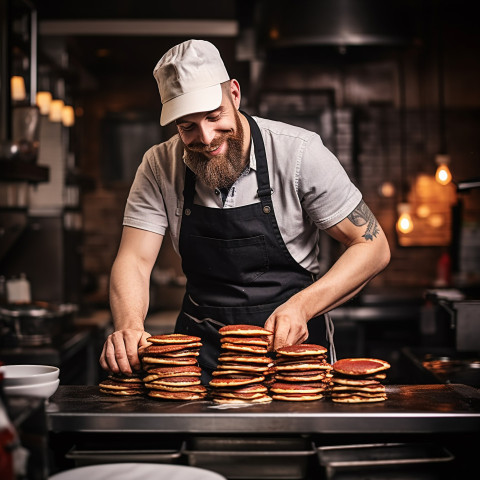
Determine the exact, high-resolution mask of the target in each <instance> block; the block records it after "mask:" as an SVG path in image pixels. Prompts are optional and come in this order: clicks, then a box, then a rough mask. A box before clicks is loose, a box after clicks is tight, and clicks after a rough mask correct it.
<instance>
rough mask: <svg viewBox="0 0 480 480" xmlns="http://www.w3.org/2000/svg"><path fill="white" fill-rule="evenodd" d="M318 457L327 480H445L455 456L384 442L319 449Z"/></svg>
mask: <svg viewBox="0 0 480 480" xmlns="http://www.w3.org/2000/svg"><path fill="white" fill-rule="evenodd" d="M318 458H319V461H320V465H321V467H322V468H323V469H324V473H325V478H326V479H327V480H347V479H348V480H352V479H363V478H368V479H372V480H375V479H378V480H380V479H382V480H385V479H387V478H388V479H400V478H409V479H412V480H413V479H427V478H428V479H432V478H444V477H439V474H440V473H441V472H442V471H443V472H446V464H447V463H448V462H452V461H453V459H454V456H453V455H452V454H451V453H450V452H449V451H448V450H447V449H445V448H444V447H442V446H439V445H436V444H431V443H383V444H358V445H333V446H321V447H318ZM425 475H427V476H425Z"/></svg>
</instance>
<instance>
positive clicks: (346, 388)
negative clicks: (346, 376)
mask: <svg viewBox="0 0 480 480" xmlns="http://www.w3.org/2000/svg"><path fill="white" fill-rule="evenodd" d="M332 391H333V392H372V393H378V392H385V385H362V386H358V385H336V384H334V386H333V388H332Z"/></svg>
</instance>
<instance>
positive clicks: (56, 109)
mask: <svg viewBox="0 0 480 480" xmlns="http://www.w3.org/2000/svg"><path fill="white" fill-rule="evenodd" d="M63 105H64V103H63V100H52V101H51V103H50V112H49V114H48V119H49V120H50V121H51V122H61V121H62V109H63Z"/></svg>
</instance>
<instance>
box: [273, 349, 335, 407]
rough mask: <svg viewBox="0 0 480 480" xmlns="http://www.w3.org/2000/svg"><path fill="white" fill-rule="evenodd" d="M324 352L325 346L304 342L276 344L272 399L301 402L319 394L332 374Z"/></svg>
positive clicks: (317, 396) (328, 383) (320, 395)
mask: <svg viewBox="0 0 480 480" xmlns="http://www.w3.org/2000/svg"><path fill="white" fill-rule="evenodd" d="M326 353H327V349H326V348H325V347H322V346H321V345H313V344H306V343H303V344H300V345H290V346H288V347H282V348H278V349H277V356H276V359H275V381H274V383H273V384H272V385H271V386H270V392H271V394H272V397H273V399H274V400H285V401H288V402H304V401H311V400H319V399H321V398H323V396H324V393H325V392H326V391H328V389H329V388H330V382H331V376H332V375H331V373H330V372H331V370H332V366H331V365H330V364H329V363H328V362H327V357H326Z"/></svg>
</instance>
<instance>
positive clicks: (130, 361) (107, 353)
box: [100, 329, 151, 375]
mask: <svg viewBox="0 0 480 480" xmlns="http://www.w3.org/2000/svg"><path fill="white" fill-rule="evenodd" d="M150 336H151V335H150V334H149V333H147V332H145V331H143V330H134V329H124V330H117V331H115V332H113V333H112V334H111V335H109V336H108V337H107V339H106V340H105V344H104V345H103V350H102V353H101V355H100V366H101V367H102V368H103V369H104V370H106V371H108V372H111V373H123V374H125V375H131V374H132V373H133V372H134V371H138V370H140V369H141V363H140V358H139V357H138V349H139V348H140V347H146V346H148V345H150V343H149V342H147V338H148V337H150Z"/></svg>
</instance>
